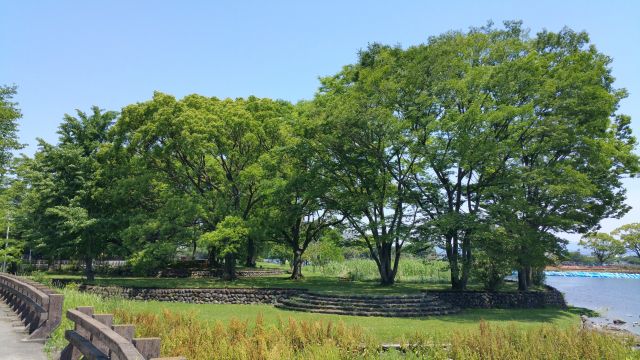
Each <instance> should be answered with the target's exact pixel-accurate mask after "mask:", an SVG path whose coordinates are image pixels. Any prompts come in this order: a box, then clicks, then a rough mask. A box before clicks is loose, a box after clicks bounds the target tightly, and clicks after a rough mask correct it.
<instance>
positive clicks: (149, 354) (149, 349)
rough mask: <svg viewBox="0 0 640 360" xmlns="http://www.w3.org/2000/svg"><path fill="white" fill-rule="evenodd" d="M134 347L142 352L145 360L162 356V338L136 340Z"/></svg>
mask: <svg viewBox="0 0 640 360" xmlns="http://www.w3.org/2000/svg"><path fill="white" fill-rule="evenodd" d="M133 345H134V346H135V347H136V349H138V351H140V353H141V354H142V356H144V358H145V360H148V359H151V358H157V357H158V356H160V338H135V339H133Z"/></svg>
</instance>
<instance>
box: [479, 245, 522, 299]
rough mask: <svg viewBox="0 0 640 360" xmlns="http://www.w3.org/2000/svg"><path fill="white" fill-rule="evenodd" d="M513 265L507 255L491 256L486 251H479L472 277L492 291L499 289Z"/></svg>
mask: <svg viewBox="0 0 640 360" xmlns="http://www.w3.org/2000/svg"><path fill="white" fill-rule="evenodd" d="M512 269H513V265H512V262H511V260H510V259H509V257H507V256H498V255H494V256H490V255H488V254H487V253H486V252H484V251H477V252H476V255H475V257H474V262H473V267H472V270H471V277H472V279H473V280H475V281H477V282H479V283H481V284H483V285H484V288H485V289H487V290H490V291H495V290H497V289H498V288H499V287H500V286H501V285H502V284H503V283H504V278H505V277H507V276H508V275H509V274H511V272H512Z"/></svg>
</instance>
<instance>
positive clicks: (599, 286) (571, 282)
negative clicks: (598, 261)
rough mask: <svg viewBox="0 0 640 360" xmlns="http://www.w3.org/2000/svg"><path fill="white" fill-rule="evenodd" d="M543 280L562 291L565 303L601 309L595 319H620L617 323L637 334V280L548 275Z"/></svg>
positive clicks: (639, 327)
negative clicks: (622, 323)
mask: <svg viewBox="0 0 640 360" xmlns="http://www.w3.org/2000/svg"><path fill="white" fill-rule="evenodd" d="M546 283H547V284H549V285H551V286H553V287H555V288H556V289H558V290H560V291H561V292H562V293H564V297H565V300H566V301H567V303H568V304H570V305H573V306H577V307H584V308H588V309H592V310H595V311H597V312H598V313H600V316H601V317H599V318H594V319H592V320H593V321H594V322H598V323H612V322H613V320H615V319H619V320H623V321H626V322H627V323H626V324H624V325H619V327H621V328H624V329H627V330H629V331H632V332H634V333H636V334H640V325H638V323H640V280H638V279H616V278H591V277H562V276H547V278H546ZM634 322H636V325H635V326H634V324H633V323H634Z"/></svg>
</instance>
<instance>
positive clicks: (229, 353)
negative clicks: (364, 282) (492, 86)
mask: <svg viewBox="0 0 640 360" xmlns="http://www.w3.org/2000/svg"><path fill="white" fill-rule="evenodd" d="M115 317H116V318H117V319H118V320H119V322H124V323H132V324H135V325H136V328H137V330H138V335H139V336H160V337H161V338H162V353H163V354H172V355H176V354H180V355H184V356H186V357H187V358H188V359H238V360H240V359H241V360H270V359H273V360H276V359H354V358H367V357H368V356H367V354H370V355H372V356H373V355H374V354H377V346H376V345H375V343H374V342H373V341H372V340H371V339H370V338H369V337H368V336H366V335H365V334H364V333H363V332H362V331H361V330H360V329H358V328H356V327H347V326H345V325H344V324H342V323H338V324H334V323H331V322H326V323H323V322H320V321H315V322H309V321H297V320H295V319H293V318H289V319H288V321H286V322H281V323H280V324H278V325H276V326H265V325H264V322H263V320H262V317H258V318H257V319H256V321H255V324H252V326H249V324H248V322H247V321H238V320H232V321H230V322H229V323H228V324H227V325H224V324H223V323H221V322H218V323H216V324H215V325H213V326H208V325H207V324H205V323H203V322H201V321H199V320H198V319H197V318H196V316H195V314H179V313H174V312H172V311H169V310H167V309H165V310H164V311H163V313H162V315H158V314H153V313H149V312H144V313H135V314H134V313H131V312H129V311H127V310H125V309H118V310H116V312H115Z"/></svg>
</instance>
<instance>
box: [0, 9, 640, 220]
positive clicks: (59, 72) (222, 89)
mask: <svg viewBox="0 0 640 360" xmlns="http://www.w3.org/2000/svg"><path fill="white" fill-rule="evenodd" d="M639 18H640V1H634V0H628V1H611V0H609V1H604V0H603V1H589V0H580V1H564V0H563V1H560V0H555V1H538V0H536V1H453V0H450V1H437V2H436V1H384V2H382V1H344V0H343V1H320V0H318V1H314V2H312V1H303V0H298V1H275V0H274V1H233V2H231V1H228V2H222V1H177V0H176V1H161V0H155V1H140V0H136V1H131V0H130V1H86V0H85V1H60V0H59V1H28V0H20V1H9V0H0V84H16V85H18V87H19V89H18V91H19V93H18V96H17V101H18V102H19V103H20V106H21V108H22V111H23V114H24V117H23V119H22V120H21V127H20V138H21V140H22V141H23V142H24V143H27V144H29V146H28V147H27V148H26V149H25V150H24V152H25V153H26V154H32V153H33V152H34V150H35V144H36V141H35V138H36V137H41V138H44V139H45V140H47V141H49V142H55V140H56V137H57V135H56V134H55V131H56V127H57V126H58V124H59V122H60V120H61V118H62V116H63V114H64V113H71V112H73V111H74V109H76V108H77V109H83V110H86V109H88V108H89V107H90V106H91V105H94V104H95V105H98V106H100V107H102V108H104V109H108V110H119V109H120V108H121V107H122V106H123V105H126V104H130V103H133V102H137V101H143V100H146V99H149V98H150V97H151V95H152V93H153V91H154V90H159V91H163V92H167V93H170V94H173V95H176V96H178V97H182V96H184V95H186V94H190V93H198V94H202V95H208V96H217V97H240V96H248V95H256V96H263V97H271V98H281V99H286V100H290V101H297V100H300V99H308V98H310V97H312V96H313V94H314V92H315V90H316V89H317V86H318V81H317V78H318V76H322V75H329V74H333V73H335V72H337V71H338V70H340V67H341V66H343V65H345V64H348V63H351V62H353V61H354V60H355V57H356V52H357V50H358V49H361V48H363V47H366V45H367V43H370V42H382V43H387V44H400V45H402V46H410V45H414V44H418V43H420V42H423V41H425V40H426V38H427V37H428V36H430V35H437V34H440V33H442V32H445V31H447V30H452V29H459V30H465V29H467V28H468V27H470V26H480V25H484V24H485V23H486V22H487V20H493V21H494V22H496V23H500V22H502V21H503V20H523V21H524V25H525V26H526V27H528V28H530V29H531V31H532V33H535V32H537V31H539V30H541V29H544V28H546V29H549V30H553V31H557V30H559V29H561V28H562V27H563V26H565V25H566V26H569V27H571V28H573V29H574V30H586V31H587V32H588V33H589V34H590V35H591V40H592V42H593V43H595V44H596V46H597V47H598V49H599V50H600V51H602V52H604V53H606V54H608V55H610V56H611V57H613V59H614V62H613V74H614V76H615V77H616V78H617V81H616V85H617V86H618V87H625V88H627V89H628V90H629V92H630V96H629V98H628V99H626V100H624V101H623V103H622V106H621V111H622V112H624V113H627V114H629V115H631V116H632V117H633V119H634V120H633V128H634V130H635V133H636V134H637V135H640V70H639V69H640V47H639V46H638V42H639V41H640V22H638V21H639V20H638V19H639ZM626 184H627V188H628V191H629V204H631V205H632V206H633V207H634V210H633V211H632V212H631V213H629V214H628V215H627V216H626V217H625V219H623V220H622V221H619V220H616V221H612V220H607V221H605V222H604V223H603V229H604V230H607V231H609V230H612V229H613V228H615V227H616V226H617V225H619V224H621V223H624V222H631V221H640V181H639V180H629V181H626Z"/></svg>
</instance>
